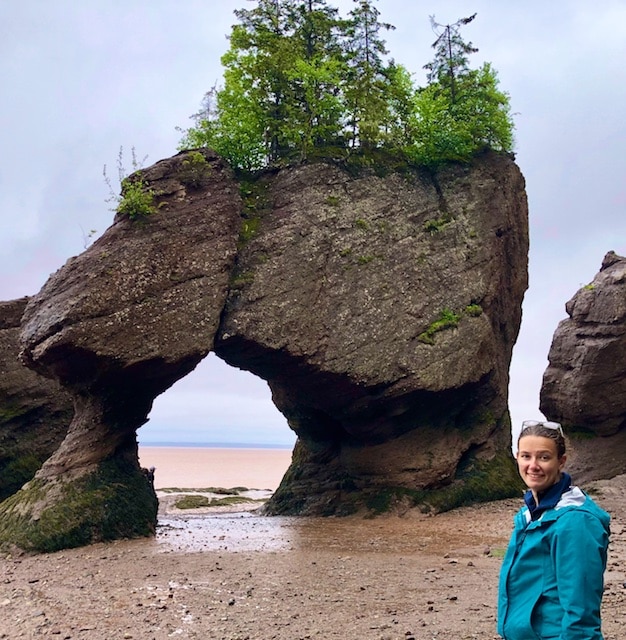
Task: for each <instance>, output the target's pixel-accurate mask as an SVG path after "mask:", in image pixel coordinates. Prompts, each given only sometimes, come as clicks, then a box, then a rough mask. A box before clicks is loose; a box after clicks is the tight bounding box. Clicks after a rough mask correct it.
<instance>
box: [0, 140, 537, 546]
mask: <svg viewBox="0 0 626 640" xmlns="http://www.w3.org/2000/svg"><path fill="white" fill-rule="evenodd" d="M203 153H204V159H202V158H200V160H202V162H198V156H197V152H195V153H194V152H192V153H187V154H179V155H178V156H175V157H174V158H170V159H168V160H164V161H161V162H159V163H157V164H156V165H154V166H153V167H151V168H149V169H147V170H145V171H144V172H142V176H143V177H142V180H143V181H144V182H145V184H146V185H147V186H148V187H150V188H151V189H153V190H154V192H155V193H156V199H155V205H156V208H157V211H156V212H155V213H154V214H152V215H150V216H148V217H146V218H145V219H140V220H130V219H128V217H126V216H119V215H118V216H117V217H116V219H115V221H114V224H113V226H112V227H111V228H110V229H109V230H108V231H107V232H106V233H105V235H104V236H103V237H102V238H100V239H99V240H98V241H97V242H96V243H94V245H92V246H91V247H90V248H89V249H88V250H87V251H86V252H85V253H83V254H82V255H80V256H78V257H76V258H73V259H71V260H70V261H68V263H67V264H66V265H65V266H64V267H63V268H62V269H61V270H59V271H58V272H57V273H56V274H54V275H53V276H52V277H51V278H50V279H49V281H48V282H47V283H46V285H45V286H44V288H43V289H42V291H41V292H40V293H39V294H38V295H37V296H35V297H34V298H33V299H32V300H31V301H30V302H29V303H28V305H27V307H26V310H25V314H24V318H23V323H22V338H21V339H22V344H23V351H22V355H21V357H22V359H23V361H24V362H25V363H26V364H27V365H28V366H29V367H31V368H32V369H34V370H36V371H39V372H41V373H44V374H45V375H47V376H50V377H52V378H54V379H56V380H58V381H59V382H60V383H61V384H62V385H63V386H64V387H65V388H66V389H67V390H68V391H69V392H70V393H71V395H72V398H73V401H74V405H75V409H76V413H75V416H74V419H73V421H72V424H71V426H70V429H69V432H68V435H67V437H66V438H65V440H64V441H63V443H62V444H61V446H60V447H59V449H58V450H57V451H56V452H55V453H54V454H53V455H52V456H51V457H50V458H49V459H48V460H47V461H46V462H45V464H44V465H43V466H42V468H41V469H40V470H39V472H38V473H37V475H36V476H35V478H34V479H33V480H32V481H31V482H30V483H28V485H26V486H25V487H24V488H23V489H22V490H21V491H19V492H17V493H16V494H15V495H14V496H12V497H11V498H9V499H8V500H7V501H5V503H3V504H2V505H0V543H2V542H3V541H4V542H5V543H6V542H7V541H13V542H15V543H16V544H18V546H20V547H22V548H30V549H35V550H46V551H47V550H51V549H54V548H61V547H63V546H73V545H77V544H85V543H86V542H89V541H93V540H98V539H108V538H113V537H121V536H131V535H145V534H148V533H150V532H151V531H153V530H154V524H155V521H156V500H155V496H154V490H153V489H152V487H151V486H150V484H149V481H148V479H147V478H146V477H145V476H144V475H143V474H142V473H141V470H140V469H139V466H138V461H137V443H136V431H137V429H138V428H139V427H140V426H141V425H142V424H144V422H145V421H146V418H147V415H148V413H149V411H150V408H151V406H152V402H153V399H154V398H155V397H156V396H157V395H158V394H160V393H162V392H163V391H165V390H166V389H167V388H168V387H169V386H170V385H171V384H173V383H174V382H175V381H176V380H177V379H179V378H181V377H183V376H184V375H186V374H187V373H188V372H189V371H191V370H192V369H193V368H194V367H195V366H196V364H197V363H198V362H199V361H200V360H201V359H202V358H203V357H204V356H205V355H206V354H207V353H208V352H209V351H210V350H211V349H214V350H215V352H216V354H217V355H218V356H220V357H222V358H223V359H225V360H226V361H227V362H229V363H230V364H232V365H234V366H237V367H240V368H242V369H246V370H249V371H252V372H253V373H255V374H257V375H258V376H260V377H261V378H263V379H265V380H267V381H268V383H269V385H270V388H271V390H272V395H273V399H274V402H275V404H276V406H277V407H278V408H279V409H280V410H281V411H282V412H283V414H284V415H285V416H286V417H287V419H288V421H289V424H290V426H291V428H292V429H294V431H295V432H296V433H297V435H298V442H297V444H296V448H295V451H294V456H293V463H292V465H291V467H290V469H289V470H288V472H287V474H286V476H285V478H284V480H283V482H282V484H281V487H280V488H279V490H278V491H277V492H276V494H275V496H274V498H273V499H272V502H271V504H270V505H269V507H268V509H269V511H270V512H272V513H299V514H344V513H350V512H354V511H356V510H358V509H363V508H366V509H368V510H369V511H370V512H374V513H375V512H378V511H383V510H389V509H391V508H393V507H394V506H396V507H397V508H402V509H403V508H406V507H410V506H414V505H418V506H420V507H421V508H423V509H429V508H431V509H435V510H440V509H447V508H451V507H454V506H456V505H459V504H464V503H469V502H475V501H479V500H488V499H494V498H497V497H502V496H508V495H511V494H512V492H515V491H517V490H518V488H519V478H518V476H517V473H516V471H515V468H514V465H513V462H512V458H511V456H510V420H509V414H508V380H509V374H508V371H509V364H510V358H511V352H512V348H513V345H514V343H515V340H516V338H517V334H518V330H519V325H520V320H521V302H522V298H523V295H524V292H525V290H526V287H527V253H528V226H527V225H528V216H527V204H526V195H525V190H524V180H523V177H522V175H521V173H520V172H519V169H518V168H517V166H516V165H515V163H514V162H513V161H512V160H511V159H510V158H509V157H508V156H505V155H498V154H493V153H486V154H484V155H482V156H480V157H478V158H476V159H475V161H474V162H472V163H471V165H468V166H461V165H452V166H448V167H446V168H443V169H441V170H439V171H437V172H426V171H417V170H409V169H407V168H406V167H405V168H404V170H403V171H401V172H390V171H389V172H385V171H383V167H381V166H379V167H377V168H378V171H377V172H374V171H363V170H361V171H359V172H354V171H350V170H348V169H347V168H345V167H344V168H342V167H340V166H337V165H334V164H325V163H318V164H311V165H303V166H297V167H290V168H284V169H280V170H278V169H277V170H274V171H268V172H266V173H265V174H263V175H261V176H259V177H257V179H254V180H250V181H244V182H243V183H242V184H241V185H238V184H236V183H235V181H234V179H233V176H232V175H231V173H230V171H228V170H227V169H226V168H225V167H224V165H223V164H222V162H221V161H220V160H219V159H218V158H217V157H216V156H215V155H214V154H213V153H212V152H210V151H206V152H203ZM205 164H206V165H207V166H206V167H204V165H205ZM190 169H193V171H192V170H190ZM205 169H206V170H205ZM134 179H137V176H135V178H134ZM240 190H241V192H242V193H243V194H244V195H245V201H244V202H242V201H241V199H240V196H239V192H240ZM242 205H243V206H242ZM238 242H239V247H238V246H237V245H238ZM86 507H88V508H86ZM68 514H70V515H68ZM59 523H61V524H62V526H61V529H62V530H61V531H59V530H58V529H59Z"/></svg>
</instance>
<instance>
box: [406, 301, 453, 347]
mask: <svg viewBox="0 0 626 640" xmlns="http://www.w3.org/2000/svg"><path fill="white" fill-rule="evenodd" d="M460 319H461V315H460V314H458V313H455V312H454V311H452V310H451V309H447V308H446V309H443V310H442V311H441V312H440V313H439V317H438V318H437V319H436V320H435V321H434V322H433V323H432V324H431V325H430V326H429V327H428V329H426V331H424V332H423V333H420V335H419V336H417V339H418V340H419V341H420V342H423V343H424V344H435V340H434V337H433V336H434V335H435V333H437V332H438V331H443V330H444V329H452V328H454V327H457V326H458V324H459V320H460Z"/></svg>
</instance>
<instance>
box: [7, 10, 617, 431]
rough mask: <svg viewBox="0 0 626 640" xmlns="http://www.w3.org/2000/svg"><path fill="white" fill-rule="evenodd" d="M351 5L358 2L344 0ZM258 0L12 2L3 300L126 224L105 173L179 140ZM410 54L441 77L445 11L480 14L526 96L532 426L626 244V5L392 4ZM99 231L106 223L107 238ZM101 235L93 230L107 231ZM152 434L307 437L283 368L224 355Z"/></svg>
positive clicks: (153, 420) (508, 83)
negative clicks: (545, 390) (238, 19)
mask: <svg viewBox="0 0 626 640" xmlns="http://www.w3.org/2000/svg"><path fill="white" fill-rule="evenodd" d="M331 4H334V5H335V6H338V7H340V8H341V9H342V11H344V13H345V11H346V10H348V9H350V8H351V7H352V6H353V5H352V2H350V0H342V1H341V2H335V3H332V2H331ZM245 6H247V7H251V6H252V4H251V3H249V2H247V1H246V0H85V1H83V2H79V1H78V0H1V1H0V25H2V27H1V36H2V37H1V38H0V84H1V86H2V88H3V93H4V96H5V97H4V99H3V100H2V101H0V123H1V126H0V150H1V156H0V220H1V231H2V233H1V234H0V300H11V299H14V298H18V297H21V296H23V295H32V294H35V293H36V292H37V291H38V290H39V288H40V287H41V286H42V285H43V283H44V282H45V281H46V279H47V278H48V276H49V275H50V273H52V272H53V271H55V270H56V269H58V268H59V267H61V266H62V265H63V264H64V262H65V261H66V260H67V259H68V258H69V257H71V256H73V255H76V254H78V253H80V252H82V251H83V250H84V248H85V247H86V246H87V245H88V243H89V242H91V241H92V240H93V238H94V237H95V236H96V235H100V234H102V233H103V232H104V231H105V230H106V228H107V227H108V226H109V225H110V224H111V222H112V219H113V213H112V212H111V211H110V210H109V207H110V206H111V204H107V203H106V202H105V199H106V198H107V197H108V196H109V191H108V187H107V186H106V184H105V182H104V179H103V176H102V170H103V166H104V165H105V164H106V165H107V168H108V171H107V172H108V174H109V177H110V178H112V180H113V181H114V183H115V184H114V187H115V188H116V190H117V186H118V185H117V184H116V180H117V169H116V162H117V157H118V153H119V150H120V147H123V149H124V157H125V162H126V167H127V168H129V169H130V168H131V156H130V150H131V148H133V147H134V148H135V149H136V155H137V158H138V159H139V160H142V159H143V158H145V157H147V159H146V161H145V162H144V165H145V166H148V165H150V164H152V163H154V162H156V161H157V160H160V159H161V158H165V157H169V156H171V155H173V154H174V153H176V146H177V143H178V141H179V139H180V134H179V132H178V131H176V127H187V126H189V125H190V120H189V116H190V115H191V114H192V113H194V112H195V111H197V109H198V107H199V105H200V101H201V99H202V96H203V95H204V93H205V92H206V91H207V90H208V89H209V88H210V87H211V86H213V85H214V84H215V82H216V81H219V80H220V78H221V75H222V69H221V65H220V56H221V55H222V54H223V53H224V51H225V50H226V48H227V46H228V43H227V39H226V36H227V34H228V33H229V32H230V27H231V25H232V24H233V23H234V22H235V17H234V15H233V10H234V9H236V8H241V7H245ZM378 8H379V10H380V11H381V20H383V21H386V22H390V23H392V24H394V25H396V27H397V28H396V30H395V31H393V32H389V33H388V34H387V36H386V39H387V44H388V47H389V49H390V51H391V54H392V56H393V57H394V58H395V59H396V61H398V62H400V63H402V64H404V65H405V66H406V67H408V69H409V70H410V71H411V72H413V73H414V74H415V79H416V81H417V83H418V84H425V76H424V71H423V69H422V66H423V65H424V64H426V63H427V62H428V61H429V60H430V59H431V57H432V49H431V48H430V45H431V44H432V42H433V41H434V39H435V36H434V34H433V32H432V31H431V28H430V23H429V16H430V15H433V14H434V15H435V18H436V20H437V21H438V22H440V23H450V22H454V21H456V20H457V19H459V18H461V17H466V16H468V15H471V14H472V13H474V12H477V13H478V16H477V18H476V19H475V20H474V22H472V23H471V24H470V25H468V26H467V27H465V29H464V32H463V33H464V35H465V38H466V39H468V40H470V41H471V42H472V43H473V44H474V45H475V46H476V47H478V48H479V49H480V51H479V53H477V54H475V55H474V56H473V57H472V63H473V66H478V65H480V64H481V63H482V62H483V61H489V62H491V63H492V64H493V66H494V67H495V69H496V70H497V71H498V73H499V78H500V86H501V88H502V89H503V90H505V91H507V92H508V93H509V94H510V96H511V104H512V108H513V111H514V112H515V114H516V115H515V122H516V141H517V142H516V154H517V163H518V164H519V166H520V168H521V170H522V172H523V174H524V176H525V178H526V188H527V193H528V201H529V208H530V239H531V249H530V288H529V290H528V292H527V293H526V297H525V299H524V305H523V321H522V329H521V333H520V336H519V339H518V342H517V345H516V347H515V351H514V355H513V363H512V368H511V387H510V408H511V415H512V419H513V422H514V425H519V423H520V422H521V420H523V419H526V418H537V417H541V414H540V413H539V408H538V406H539V389H540V387H541V379H542V375H543V372H544V370H545V368H546V366H547V354H548V350H549V348H550V344H551V341H552V336H553V333H554V330H555V329H556V326H557V324H558V322H559V321H560V320H562V319H563V318H565V317H566V313H565V303H566V302H567V300H569V299H570V298H571V297H572V296H573V295H574V294H575V293H576V291H577V290H578V289H579V288H580V287H581V286H582V285H584V284H586V283H588V282H590V281H591V280H592V279H593V277H594V275H595V274H596V273H597V272H598V270H599V268H600V265H601V262H602V258H603V257H604V255H605V253H606V252H607V251H609V250H614V251H616V252H617V253H618V254H620V255H626V215H625V210H626V124H625V123H626V65H625V64H624V61H625V60H626V2H625V1H624V0H596V1H595V2H589V0H552V1H550V2H546V0H525V2H514V1H513V0H510V1H509V0H506V1H499V2H495V1H494V0H379V2H378ZM92 230H95V232H96V233H95V235H93V234H92ZM90 234H91V235H90ZM139 436H140V440H141V441H142V442H148V441H179V442H222V443H226V442H241V443H248V444H251V443H266V444H291V443H293V441H294V436H293V434H292V432H291V431H290V430H289V428H288V427H287V424H286V421H285V420H284V418H283V417H282V416H281V415H280V413H278V411H277V410H276V409H275V407H274V406H273V404H272V403H271V400H270V394H269V389H268V387H267V385H266V383H265V382H263V381H262V380H259V379H257V378H255V377H254V376H252V375H251V374H248V373H244V372H241V371H239V370H236V369H233V368H230V367H228V366H227V365H225V364H223V363H221V362H220V361H219V360H218V359H217V358H216V357H214V356H209V358H207V359H206V360H205V361H204V362H203V363H201V364H200V366H199V367H198V368H197V369H196V370H195V371H194V372H193V373H192V374H190V375H189V376H188V377H187V378H185V379H184V380H182V381H179V382H178V383H177V384H176V385H175V386H174V387H173V388H171V389H170V390H168V391H167V392H166V393H165V394H163V395H162V396H160V397H159V398H158V399H157V400H156V401H155V405H154V409H153V411H152V413H151V415H150V422H149V423H148V424H147V425H146V426H144V427H142V429H141V430H140V432H139Z"/></svg>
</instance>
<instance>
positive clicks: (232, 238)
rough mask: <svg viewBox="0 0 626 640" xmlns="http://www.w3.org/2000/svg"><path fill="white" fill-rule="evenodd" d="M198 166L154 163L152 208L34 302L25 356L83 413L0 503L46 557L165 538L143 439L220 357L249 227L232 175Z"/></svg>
mask: <svg viewBox="0 0 626 640" xmlns="http://www.w3.org/2000/svg"><path fill="white" fill-rule="evenodd" d="M194 158H198V155H196V156H191V157H190V156H189V155H188V154H187V155H178V156H175V157H173V158H171V159H168V160H163V161H161V162H158V163H157V164H155V165H154V166H152V167H150V168H149V169H147V170H146V171H145V172H144V174H143V183H144V184H145V186H146V188H147V189H150V190H151V191H152V192H153V193H154V208H155V212H154V214H153V215H151V216H146V217H144V218H141V219H136V220H133V219H130V218H129V217H128V216H120V215H118V216H116V218H115V221H114V223H113V225H112V226H111V227H110V228H109V229H108V230H107V231H106V232H105V234H104V235H103V236H102V237H101V238H99V239H98V240H97V241H96V242H95V243H94V244H93V245H92V246H90V247H89V248H88V249H87V250H86V251H85V252H84V253H83V254H81V255H80V256H78V257H75V258H72V259H70V260H69V261H68V262H67V263H66V264H65V265H64V266H63V267H62V268H61V269H60V270H59V271H57V272H56V273H55V274H53V275H52V276H51V277H50V279H49V280H48V282H47V283H46V284H45V285H44V287H43V288H42V290H41V291H40V292H39V294H38V295H37V296H35V297H33V298H32V299H31V300H30V302H29V304H28V305H27V307H26V310H25V314H24V318H23V325H22V327H23V330H22V341H23V344H24V350H23V353H22V358H23V360H24V361H25V362H26V363H27V364H28V366H30V367H32V368H33V369H35V370H36V371H39V372H41V373H45V374H46V375H48V376H51V377H54V378H56V379H57V380H58V381H59V382H60V383H61V384H62V385H63V386H64V387H65V388H66V389H67V390H68V391H69V392H70V393H71V394H72V396H73V399H74V404H75V415H74V418H73V420H72V423H71V425H70V428H69V432H68V434H67V437H66V438H65V440H64V441H63V443H62V444H61V446H60V447H59V449H58V450H57V451H56V452H55V453H54V455H52V457H51V458H49V459H48V460H47V461H46V462H45V464H44V465H43V467H42V468H41V469H40V470H39V471H38V472H37V474H36V476H35V478H34V479H33V480H32V481H31V482H30V483H29V484H28V485H26V486H25V487H24V488H23V489H21V490H20V491H19V492H17V493H16V494H15V495H13V496H11V497H10V498H8V499H7V500H5V501H4V502H3V503H2V505H0V541H5V542H11V543H14V544H16V545H17V546H19V547H22V548H26V549H36V550H42V551H48V550H52V549H55V548H62V547H69V546H77V545H81V544H86V543H88V542H91V541H93V540H106V539H112V538H117V537H125V536H130V537H132V536H136V535H147V534H150V533H151V532H153V531H154V526H155V524H156V511H157V500H156V495H155V493H154V489H153V487H152V484H151V483H150V482H149V480H148V478H147V477H146V476H145V475H144V473H142V471H141V469H140V467H139V463H138V458H137V440H136V432H137V429H138V428H139V427H140V426H141V425H142V424H144V423H145V422H146V417H147V415H148V413H149V411H150V409H151V406H152V402H153V400H154V398H155V397H156V396H157V395H159V394H160V393H162V392H163V391H165V390H166V389H167V388H168V387H169V386H171V385H172V384H173V383H174V382H175V381H176V380H178V379H179V378H182V377H184V376H185V375H187V374H188V373H189V372H190V371H192V370H193V368H194V367H195V366H196V365H197V364H198V362H200V360H201V359H202V358H204V357H205V356H206V354H207V353H208V352H209V351H210V350H211V348H212V346H213V337H214V335H215V333H216V330H217V326H218V323H219V318H220V313H221V311H222V307H223V305H224V301H225V298H226V293H227V291H228V280H229V276H230V273H231V270H232V267H233V264H234V260H235V256H236V243H237V237H238V231H239V225H240V216H239V214H240V209H241V206H240V198H239V191H238V188H237V185H236V183H235V182H234V180H233V178H232V175H231V172H230V170H228V169H227V168H226V167H225V166H224V164H223V163H222V161H221V160H220V159H218V158H217V157H216V156H215V155H214V154H212V153H209V152H207V153H206V154H205V155H204V157H202V158H200V161H194V162H193V163H191V160H194ZM185 160H187V161H188V162H185Z"/></svg>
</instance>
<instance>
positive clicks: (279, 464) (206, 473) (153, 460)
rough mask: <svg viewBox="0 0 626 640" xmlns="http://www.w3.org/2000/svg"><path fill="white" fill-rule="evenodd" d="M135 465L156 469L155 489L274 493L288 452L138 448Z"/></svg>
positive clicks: (289, 454)
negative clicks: (238, 489) (231, 489)
mask: <svg viewBox="0 0 626 640" xmlns="http://www.w3.org/2000/svg"><path fill="white" fill-rule="evenodd" d="M139 462H140V464H141V466H142V467H146V468H149V467H156V472H155V476H154V486H155V488H156V489H162V488H165V487H196V488H198V487H249V488H251V489H270V490H271V491H275V490H276V489H277V488H278V485H279V484H280V481H281V480H282V477H283V475H284V474H285V471H287V468H288V467H289V463H290V462H291V450H290V449H261V448H245V447H241V448H227V447H184V446H180V447H155V446H145V445H141V446H140V447H139Z"/></svg>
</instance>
